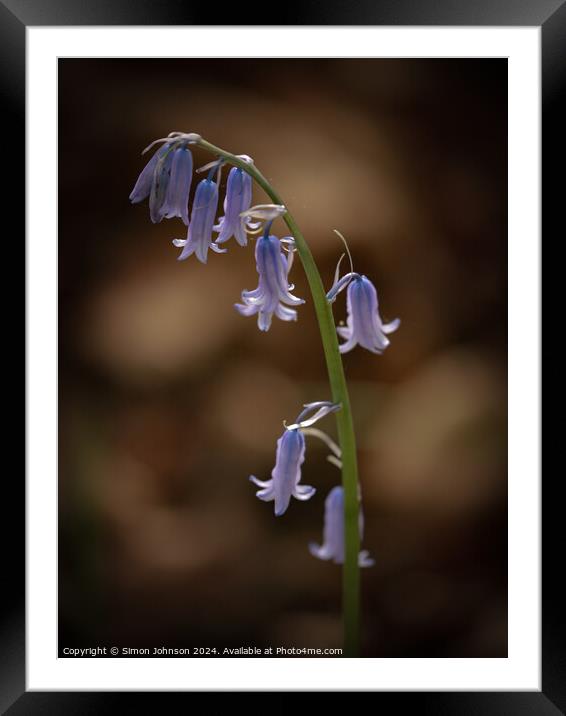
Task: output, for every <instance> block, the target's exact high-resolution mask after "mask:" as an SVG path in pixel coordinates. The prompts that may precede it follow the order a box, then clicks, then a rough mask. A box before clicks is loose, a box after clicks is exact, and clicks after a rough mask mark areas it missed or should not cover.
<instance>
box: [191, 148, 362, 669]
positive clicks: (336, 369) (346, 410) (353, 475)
mask: <svg viewBox="0 0 566 716" xmlns="http://www.w3.org/2000/svg"><path fill="white" fill-rule="evenodd" d="M196 144H198V145H199V146H200V147H202V148H203V149H206V150H208V151H210V152H211V153H213V154H215V155H217V156H219V157H222V158H223V159H225V161H226V162H228V163H229V164H233V165H234V166H237V167H240V168H241V169H243V170H244V171H245V172H247V173H248V174H249V175H250V176H251V177H252V178H253V179H254V180H255V181H256V183H257V184H258V185H259V186H260V187H261V188H262V189H263V190H264V191H265V193H266V194H267V195H268V196H269V197H270V199H271V200H272V201H273V202H274V203H275V204H282V205H284V206H285V207H286V206H287V205H286V204H285V202H284V201H283V199H282V198H281V197H280V196H279V194H278V193H277V191H276V190H275V189H274V188H273V187H272V186H271V184H270V183H269V182H268V181H267V179H266V178H265V177H264V176H263V174H262V173H261V172H260V171H259V170H258V169H257V168H256V167H255V165H253V164H250V163H248V162H245V161H243V160H241V159H239V158H238V157H237V156H235V155H234V154H231V153H230V152H226V151H224V150H223V149H220V148H219V147H216V146H214V145H213V144H210V143H209V142H207V141H206V140H204V139H200V140H198V141H197V142H196ZM283 219H284V220H285V223H286V224H287V226H288V227H289V230H290V232H291V234H292V235H293V238H294V239H295V246H296V249H297V253H298V255H299V258H300V259H301V262H302V264H303V268H304V270H305V274H306V276H307V280H308V283H309V288H310V291H311V295H312V298H313V303H314V308H315V312H316V316H317V319H318V324H319V328H320V335H321V338H322V346H323V349H324V355H325V358H326V366H327V369H328V378H329V382H330V387H331V392H332V400H333V402H335V403H340V404H341V406H342V409H341V410H339V411H338V412H337V413H336V422H337V427H338V441H339V443H340V448H341V450H342V486H343V488H344V533H345V535H344V536H345V556H344V567H343V587H342V590H343V591H342V612H343V626H344V656H349V657H353V656H359V648H360V569H359V565H358V554H359V551H360V535H359V528H358V515H359V498H358V467H357V457H356V437H355V433H354V423H353V419H352V411H351V407H350V398H349V395H348V387H347V384H346V377H345V375H344V366H343V364H342V356H341V354H340V351H339V349H338V337H337V334H336V325H335V323H334V316H333V314H332V309H331V307H330V305H329V303H328V301H327V300H326V291H325V289H324V285H323V283H322V279H321V276H320V273H319V270H318V267H317V265H316V263H315V260H314V258H313V255H312V253H311V250H310V248H309V246H308V244H307V242H306V240H305V238H304V236H303V234H302V233H301V231H300V229H299V227H298V226H297V223H296V221H295V219H294V218H293V216H292V214H291V213H290V212H289V210H288V209H287V213H285V214H284V215H283Z"/></svg>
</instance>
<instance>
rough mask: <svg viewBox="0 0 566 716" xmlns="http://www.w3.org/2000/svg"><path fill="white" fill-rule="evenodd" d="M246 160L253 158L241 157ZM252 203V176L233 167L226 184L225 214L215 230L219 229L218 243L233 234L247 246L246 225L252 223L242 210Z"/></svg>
mask: <svg viewBox="0 0 566 716" xmlns="http://www.w3.org/2000/svg"><path fill="white" fill-rule="evenodd" d="M240 158H241V159H244V161H249V162H251V161H252V160H251V158H250V157H247V156H244V155H242V156H241V157H240ZM251 203H252V178H251V176H250V175H249V174H247V173H246V172H245V171H244V170H243V169H240V168H239V167H232V169H230V173H229V174H228V181H227V184H226V197H225V198H224V216H222V217H221V218H220V220H219V222H218V224H217V225H216V226H215V227H214V231H218V232H219V234H218V237H217V239H216V243H217V244H223V243H224V242H225V241H228V239H231V238H232V236H233V237H234V238H235V239H236V241H237V242H238V243H239V244H240V246H246V244H247V243H248V237H247V236H246V226H247V225H248V224H249V223H250V219H249V218H248V217H244V216H241V214H242V212H245V211H247V210H248V209H249V208H250V204H251Z"/></svg>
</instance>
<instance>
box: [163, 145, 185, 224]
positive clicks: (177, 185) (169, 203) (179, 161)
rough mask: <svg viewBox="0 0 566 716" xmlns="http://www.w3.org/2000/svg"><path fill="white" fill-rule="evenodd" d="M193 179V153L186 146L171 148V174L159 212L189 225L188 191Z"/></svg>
mask: <svg viewBox="0 0 566 716" xmlns="http://www.w3.org/2000/svg"><path fill="white" fill-rule="evenodd" d="M192 179H193V155H192V154H191V151H190V149H189V148H188V147H185V146H180V147H177V149H174V150H172V160H171V174H170V177H169V183H168V185H167V192H166V195H165V201H164V202H163V206H162V207H161V213H162V214H163V216H165V217H166V218H167V219H172V218H174V217H176V216H178V217H179V218H180V219H182V220H183V223H184V224H185V226H188V225H189V192H190V191H191V182H192Z"/></svg>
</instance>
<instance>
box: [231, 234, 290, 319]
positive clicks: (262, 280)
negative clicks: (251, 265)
mask: <svg viewBox="0 0 566 716" xmlns="http://www.w3.org/2000/svg"><path fill="white" fill-rule="evenodd" d="M270 228H271V222H268V224H267V225H266V228H265V233H264V234H263V236H262V237H261V238H260V239H258V240H257V242H256V247H255V259H256V268H257V272H258V275H259V283H258V287H257V288H256V289H255V290H253V291H242V303H236V304H234V307H235V308H236V310H237V311H238V312H239V313H240V314H241V315H242V316H254V315H256V314H257V325H258V328H259V330H260V331H268V330H269V328H270V326H271V321H272V318H273V314H275V315H276V316H277V318H280V319H281V320H282V321H296V320H297V311H296V310H295V309H294V308H287V306H300V305H301V304H302V303H304V300H303V299H302V298H297V297H296V296H293V295H292V294H291V290H292V286H290V285H289V278H288V277H289V271H290V269H291V266H292V256H293V253H292V251H290V252H289V253H288V254H287V256H285V254H284V252H283V245H282V243H281V241H280V240H279V239H278V238H277V236H272V235H270V234H269V229H270ZM285 304H286V305H285Z"/></svg>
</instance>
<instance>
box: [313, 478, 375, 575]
mask: <svg viewBox="0 0 566 716" xmlns="http://www.w3.org/2000/svg"><path fill="white" fill-rule="evenodd" d="M359 530H360V539H361V538H362V536H363V517H362V513H361V510H360V519H359ZM309 551H310V553H311V554H312V555H313V557H317V558H318V559H323V560H332V561H333V562H334V563H335V564H344V490H343V488H342V487H340V486H338V487H333V488H332V490H330V492H329V493H328V496H327V498H326V500H325V502H324V528H323V543H322V545H318V544H315V543H314V542H311V543H310V545H309ZM358 564H359V565H360V567H371V566H373V565H374V564H375V562H374V560H373V559H372V558H371V557H370V556H369V552H368V551H367V550H362V551H361V552H360V554H359V558H358Z"/></svg>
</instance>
